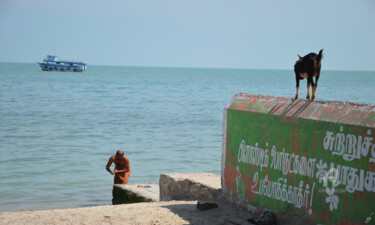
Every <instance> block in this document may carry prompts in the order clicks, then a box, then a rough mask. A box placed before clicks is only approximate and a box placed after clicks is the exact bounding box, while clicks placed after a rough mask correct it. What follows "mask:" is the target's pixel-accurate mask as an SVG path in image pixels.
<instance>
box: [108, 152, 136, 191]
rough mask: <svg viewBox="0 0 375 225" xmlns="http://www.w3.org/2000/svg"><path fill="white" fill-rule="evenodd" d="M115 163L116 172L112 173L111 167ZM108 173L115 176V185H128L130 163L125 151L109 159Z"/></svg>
mask: <svg viewBox="0 0 375 225" xmlns="http://www.w3.org/2000/svg"><path fill="white" fill-rule="evenodd" d="M112 163H115V170H113V171H111V168H110V167H111V165H112ZM106 169H107V171H108V172H109V173H111V174H112V175H115V179H114V183H115V184H127V183H128V180H129V176H130V173H131V171H130V163H129V158H128V157H126V156H125V155H124V151H122V150H118V151H117V152H116V155H113V156H111V158H109V160H108V163H107V167H106Z"/></svg>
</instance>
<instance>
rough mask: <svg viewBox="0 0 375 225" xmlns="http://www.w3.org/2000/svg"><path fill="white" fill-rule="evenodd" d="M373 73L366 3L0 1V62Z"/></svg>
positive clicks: (372, 5) (374, 24)
mask: <svg viewBox="0 0 375 225" xmlns="http://www.w3.org/2000/svg"><path fill="white" fill-rule="evenodd" d="M323 48H324V52H323V53H324V58H323V62H322V70H324V69H325V70H370V71H374V70H375V1H373V0H336V1H334V0H315V1H311V0H306V1H303V0H283V1H281V0H264V1H253V0H226V1H224V0H132V1H129V0H106V1H103V0H59V1H55V0H32V1H31V0H0V62H25V63H36V62H37V61H41V60H42V59H43V58H44V57H45V56H46V55H47V54H53V55H56V56H58V57H59V58H60V59H75V60H84V61H85V62H87V63H88V65H121V66H152V67H153V66H155V67H196V68H250V69H293V65H294V63H295V61H296V60H297V54H299V55H301V56H303V55H306V54H308V53H310V52H316V53H317V52H318V51H319V50H320V49H323Z"/></svg>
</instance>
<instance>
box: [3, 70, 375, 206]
mask: <svg viewBox="0 0 375 225" xmlns="http://www.w3.org/2000/svg"><path fill="white" fill-rule="evenodd" d="M323 66H324V65H323ZM306 92H307V91H306V80H303V81H302V82H301V85H300V97H301V98H303V97H305V96H306ZM237 93H249V94H257V95H271V96H282V97H286V98H292V97H294V96H295V75H294V72H293V70H292V69H291V70H263V69H262V70H260V69H206V68H156V67H126V66H94V65H93V66H91V65H89V66H88V70H87V71H85V72H82V73H79V72H76V73H75V72H43V71H41V69H40V67H39V66H38V65H37V64H36V63H34V64H24V63H0V211H18V210H39V209H52V208H68V207H85V206H96V205H110V204H111V199H112V187H113V176H112V175H111V174H109V173H108V172H107V171H106V170H105V166H106V164H107V161H108V159H109V157H110V156H111V155H113V154H115V152H116V151H117V150H119V149H122V150H124V152H125V154H126V155H127V156H128V157H129V159H130V166H131V171H132V173H131V175H130V179H129V183H130V184H146V183H158V182H159V177H160V174H162V173H175V172H176V173H200V172H206V173H213V174H218V175H219V174H220V171H221V152H222V134H223V110H224V107H225V106H226V105H227V104H228V103H229V102H230V100H231V99H232V98H233V96H234V95H235V94H237ZM317 100H332V101H347V102H358V103H368V104H375V72H371V71H370V72H366V71H326V70H324V67H323V68H322V72H321V76H320V79H319V85H318V89H317Z"/></svg>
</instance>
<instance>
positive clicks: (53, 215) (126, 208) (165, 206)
mask: <svg viewBox="0 0 375 225" xmlns="http://www.w3.org/2000/svg"><path fill="white" fill-rule="evenodd" d="M196 204H197V201H162V202H151V203H135V204H124V205H114V206H113V205H107V206H95V207H86V208H71V209H54V210H41V211H16V212H1V213H0V224H212V225H214V224H215V225H216V224H251V223H249V222H247V221H246V219H249V218H251V217H252V215H251V214H250V213H249V212H245V211H242V210H239V209H236V208H233V207H231V206H230V205H228V204H224V203H221V202H218V205H219V207H218V208H215V209H209V210H205V211H200V210H198V209H197V207H196Z"/></svg>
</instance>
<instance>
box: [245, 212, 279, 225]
mask: <svg viewBox="0 0 375 225" xmlns="http://www.w3.org/2000/svg"><path fill="white" fill-rule="evenodd" d="M247 221H249V222H251V223H253V224H256V225H276V217H275V215H274V213H273V212H272V211H271V210H266V211H264V212H262V213H260V214H259V215H258V216H256V217H255V218H254V219H248V220H247Z"/></svg>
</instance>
